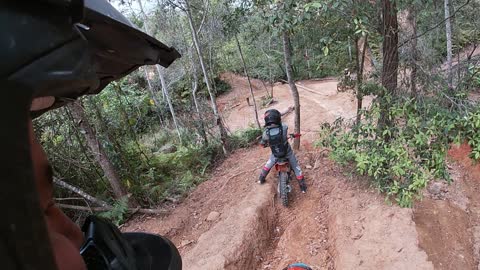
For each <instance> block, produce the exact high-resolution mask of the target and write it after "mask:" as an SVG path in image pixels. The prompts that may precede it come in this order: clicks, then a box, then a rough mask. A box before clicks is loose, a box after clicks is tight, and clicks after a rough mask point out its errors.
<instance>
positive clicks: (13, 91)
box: [0, 0, 182, 270]
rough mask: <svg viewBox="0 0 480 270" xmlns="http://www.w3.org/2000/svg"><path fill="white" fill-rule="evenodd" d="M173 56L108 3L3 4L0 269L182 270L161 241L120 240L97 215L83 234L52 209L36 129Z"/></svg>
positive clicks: (126, 236)
mask: <svg viewBox="0 0 480 270" xmlns="http://www.w3.org/2000/svg"><path fill="white" fill-rule="evenodd" d="M179 57H180V54H179V53H178V52H177V51H176V50H175V49H174V48H170V47H167V46H166V45H164V44H163V43H161V42H160V41H158V40H156V39H155V38H153V37H151V36H148V35H147V34H145V33H143V32H142V31H140V30H138V29H137V28H136V27H135V26H133V25H132V24H131V23H130V22H129V21H128V20H127V19H126V18H125V17H124V16H123V15H122V14H121V13H120V12H118V11H117V10H116V9H115V8H114V7H113V6H111V5H110V4H109V3H108V2H107V1H106V0H37V1H21V0H4V1H1V2H0V59H1V60H2V61H1V64H0V88H1V93H2V96H1V98H0V122H1V123H2V132H0V144H1V147H0V148H1V149H2V152H1V154H0V179H1V180H2V181H1V185H2V186H1V188H0V205H1V206H2V218H1V219H0V261H1V262H2V263H1V267H0V268H1V269H7V270H11V269H42V270H55V269H57V270H67V269H68V270H85V269H98V270H103V269H108V270H120V269H122V270H141V269H165V270H180V269H182V264H181V257H180V255H179V253H178V250H177V248H176V247H175V246H174V245H173V244H172V243H171V242H170V241H169V240H168V239H166V238H164V237H161V236H158V235H153V234H147V233H122V232H120V231H119V229H118V228H117V227H116V226H115V225H113V224H112V223H111V222H109V221H106V220H103V219H101V218H98V217H95V216H90V217H88V218H87V220H86V222H85V224H84V225H83V227H82V228H81V230H80V228H79V227H78V226H77V225H76V224H75V223H74V222H72V221H71V220H70V219H69V218H68V217H67V216H66V215H65V214H64V213H63V212H62V211H61V209H60V208H59V206H58V205H57V204H56V203H55V200H54V197H53V169H52V167H51V166H50V165H49V162H48V159H47V156H46V153H45V151H44V150H43V148H42V146H41V144H40V143H39V141H38V140H37V139H36V136H35V130H34V128H33V123H32V119H34V118H35V117H37V116H38V115H40V114H42V113H43V112H45V111H48V110H51V109H55V108H58V107H61V106H63V105H65V104H66V103H68V102H72V101H74V100H75V99H77V98H79V97H81V96H83V95H87V94H97V93H99V92H100V91H102V89H104V88H105V86H106V85H108V84H109V83H110V82H111V81H113V80H117V79H120V78H122V77H124V76H126V75H127V74H129V73H131V72H132V71H134V70H136V69H137V68H138V67H140V66H143V65H154V64H160V65H162V66H163V67H168V66H169V65H170V64H171V63H172V62H173V61H174V60H175V59H177V58H179ZM94 184H95V183H92V185H94Z"/></svg>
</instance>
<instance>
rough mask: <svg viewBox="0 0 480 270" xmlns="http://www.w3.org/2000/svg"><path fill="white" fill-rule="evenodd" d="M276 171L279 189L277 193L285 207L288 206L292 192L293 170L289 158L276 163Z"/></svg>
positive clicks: (280, 159)
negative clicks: (289, 195)
mask: <svg viewBox="0 0 480 270" xmlns="http://www.w3.org/2000/svg"><path fill="white" fill-rule="evenodd" d="M275 170H276V171H277V172H278V187H277V192H278V195H279V198H280V200H281V202H282V204H283V206H285V207H287V206H288V194H289V193H290V192H291V191H292V187H291V186H290V180H291V179H292V178H291V175H292V168H291V167H290V163H289V162H288V159H287V158H279V159H278V160H277V163H275Z"/></svg>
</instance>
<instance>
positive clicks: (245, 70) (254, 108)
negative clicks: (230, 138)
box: [235, 34, 262, 129]
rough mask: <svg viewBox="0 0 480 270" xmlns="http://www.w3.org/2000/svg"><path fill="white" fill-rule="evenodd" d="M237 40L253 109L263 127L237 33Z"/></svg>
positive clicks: (256, 119) (258, 124)
mask: <svg viewBox="0 0 480 270" xmlns="http://www.w3.org/2000/svg"><path fill="white" fill-rule="evenodd" d="M235 41H236V43H237V48H238V53H239V54H240V59H241V60H242V65H243V72H244V73H245V76H246V77H247V81H248V87H249V88H250V96H251V97H252V100H253V111H254V113H255V121H256V123H257V126H258V128H259V129H261V128H262V127H261V126H260V121H259V120H258V110H257V102H256V101H255V95H254V94H253V87H252V82H251V81H250V76H249V75H248V70H247V64H246V63H245V59H244V58H243V53H242V47H241V46H240V42H239V41H238V37H237V34H235Z"/></svg>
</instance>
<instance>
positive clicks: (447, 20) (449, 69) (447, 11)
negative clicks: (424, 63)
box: [444, 0, 453, 90]
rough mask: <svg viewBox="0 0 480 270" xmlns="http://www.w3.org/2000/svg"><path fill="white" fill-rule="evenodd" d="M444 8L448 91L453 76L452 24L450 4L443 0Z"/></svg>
mask: <svg viewBox="0 0 480 270" xmlns="http://www.w3.org/2000/svg"><path fill="white" fill-rule="evenodd" d="M444 8H445V34H446V37H447V82H448V89H449V90H451V89H452V88H453V84H452V83H453V74H452V24H451V19H450V2H449V0H444Z"/></svg>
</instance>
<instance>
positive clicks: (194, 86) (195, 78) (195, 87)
mask: <svg viewBox="0 0 480 270" xmlns="http://www.w3.org/2000/svg"><path fill="white" fill-rule="evenodd" d="M190 60H191V61H192V73H193V82H192V97H193V103H194V104H195V110H196V112H197V117H198V120H199V122H200V134H201V136H202V138H203V141H204V143H205V145H206V146H207V145H208V138H207V132H206V131H205V124H204V121H203V117H202V113H201V112H200V106H199V105H198V99H197V90H198V75H197V67H196V65H195V61H194V57H193V49H191V50H190Z"/></svg>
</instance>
